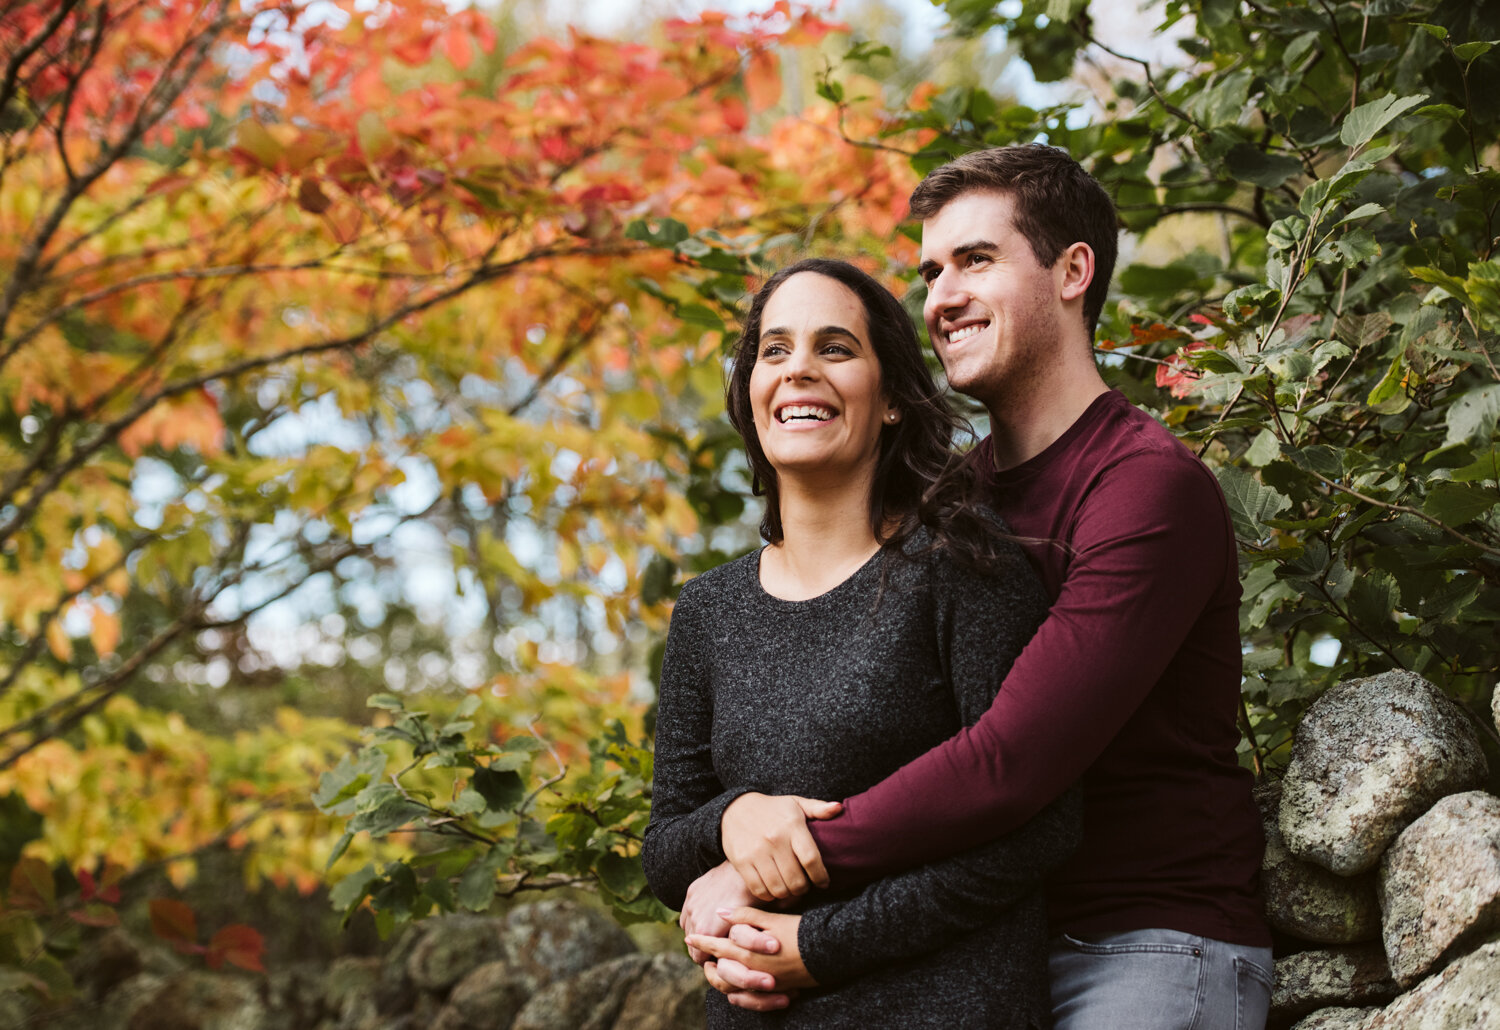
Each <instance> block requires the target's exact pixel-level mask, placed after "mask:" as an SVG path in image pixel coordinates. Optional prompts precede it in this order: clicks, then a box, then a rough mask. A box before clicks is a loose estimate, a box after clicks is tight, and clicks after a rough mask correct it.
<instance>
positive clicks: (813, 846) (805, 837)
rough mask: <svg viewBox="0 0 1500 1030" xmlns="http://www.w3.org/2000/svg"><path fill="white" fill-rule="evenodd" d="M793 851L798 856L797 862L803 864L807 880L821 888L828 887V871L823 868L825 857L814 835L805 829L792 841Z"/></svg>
mask: <svg viewBox="0 0 1500 1030" xmlns="http://www.w3.org/2000/svg"><path fill="white" fill-rule="evenodd" d="M792 850H793V851H794V852H795V853H796V855H797V861H799V862H801V863H802V869H803V872H804V873H805V874H806V875H807V878H808V879H809V880H811V881H812V882H813V883H815V884H817V885H818V886H819V887H827V886H828V870H827V869H826V868H824V866H823V856H822V855H821V854H820V853H819V852H818V844H817V842H816V841H814V840H813V838H812V834H810V833H808V832H807V830H806V829H803V831H802V833H800V834H799V835H798V836H797V837H796V838H795V839H793V841H792Z"/></svg>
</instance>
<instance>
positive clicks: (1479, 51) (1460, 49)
mask: <svg viewBox="0 0 1500 1030" xmlns="http://www.w3.org/2000/svg"><path fill="white" fill-rule="evenodd" d="M1496 46H1500V40H1495V39H1492V40H1477V39H1476V40H1474V41H1473V42H1471V43H1460V44H1458V45H1457V46H1456V47H1454V48H1453V56H1454V57H1456V58H1458V59H1459V60H1460V61H1462V62H1464V64H1473V63H1474V59H1475V58H1476V57H1482V56H1484V55H1485V54H1487V53H1489V52H1490V51H1491V50H1493V49H1495V47H1496Z"/></svg>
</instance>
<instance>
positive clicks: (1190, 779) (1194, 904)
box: [811, 391, 1270, 946]
mask: <svg viewBox="0 0 1500 1030" xmlns="http://www.w3.org/2000/svg"><path fill="white" fill-rule="evenodd" d="M974 460H976V461H978V462H980V463H981V467H982V468H984V469H992V468H993V467H994V460H993V453H992V450H991V447H990V441H988V440H986V441H984V442H983V443H982V444H980V446H979V447H978V448H977V449H976V452H975V455H974ZM990 477H991V480H992V486H993V490H992V496H991V499H990V500H991V503H992V505H993V506H994V507H995V509H996V510H997V511H999V513H1000V514H1001V515H1002V516H1003V517H1004V518H1005V521H1006V522H1007V523H1008V524H1009V525H1010V528H1011V530H1012V531H1013V532H1014V533H1016V534H1017V535H1019V536H1022V537H1030V538H1036V539H1037V540H1039V541H1046V542H1045V543H1036V544H1031V545H1028V548H1027V549H1028V552H1029V554H1030V556H1031V558H1032V561H1033V563H1034V564H1035V565H1036V567H1037V570H1038V572H1039V573H1040V574H1041V577H1042V581H1043V583H1044V584H1045V586H1046V589H1047V592H1048V594H1049V595H1050V597H1051V598H1052V599H1053V603H1052V608H1051V612H1050V614H1049V615H1048V616H1047V619H1046V621H1045V622H1044V623H1043V624H1042V626H1041V628H1040V629H1039V630H1038V631H1037V634H1036V636H1035V637H1033V638H1032V640H1031V642H1030V643H1029V644H1028V645H1027V646H1026V648H1025V650H1024V651H1023V652H1022V653H1021V656H1020V657H1019V658H1018V659H1017V660H1016V663H1015V665H1014V666H1013V667H1012V669H1011V671H1010V674H1009V675H1008V676H1006V678H1005V681H1004V684H1003V686H1002V688H1001V690H1000V693H999V695H998V696H997V697H996V700H995V703H994V705H993V706H992V707H991V708H990V709H989V711H988V712H987V713H986V714H985V715H984V716H983V717H981V718H980V720H979V722H978V723H977V724H976V725H974V726H973V727H971V728H969V729H966V730H963V731H961V732H960V733H959V734H958V735H957V736H955V737H953V738H952V739H950V740H948V741H947V742H946V743H944V744H942V745H940V746H938V747H936V748H934V749H933V750H931V751H929V752H927V753H926V754H925V755H923V756H922V757H920V758H918V759H916V760H915V761H913V762H911V763H909V764H908V765H906V766H903V767H902V768H901V769H900V770H898V771H897V772H895V773H893V774H892V775H891V776H890V777H888V778H887V779H885V780H883V781H881V782H880V783H879V784H877V785H875V786H874V787H871V788H870V789H869V790H867V791H865V792H864V793H862V794H858V795H856V796H854V797H852V798H849V799H847V800H846V801H845V809H844V814H843V815H841V816H840V817H838V818H836V819H833V820H829V821H825V822H814V823H812V824H811V826H812V832H813V836H814V838H815V839H816V840H817V843H818V847H819V849H820V850H821V852H822V855H823V860H824V862H825V863H826V865H827V866H828V868H829V870H830V873H831V874H832V876H833V878H834V882H835V884H838V883H839V882H840V880H841V879H842V880H843V881H844V882H851V881H853V880H861V881H862V880H869V879H874V878H878V877H881V876H884V875H887V874H889V873H892V872H895V871H897V870H900V869H904V868H907V867H910V866H913V865H919V864H923V863H926V862H930V861H933V860H935V859H939V858H942V857H944V856H947V855H950V854H953V853H955V852H958V851H961V850H963V849H966V848H969V847H972V846H974V845H976V844H979V843H982V842H984V841H986V840H989V839H990V838H992V837H995V836H997V835H999V834H1001V833H1004V832H1006V831H1008V830H1012V829H1014V828H1015V827H1017V826H1019V825H1020V824H1021V823H1023V822H1025V821H1026V820H1027V819H1028V818H1029V817H1030V816H1031V815H1032V814H1033V813H1035V812H1037V811H1038V810H1039V809H1040V808H1041V807H1042V806H1043V805H1044V804H1046V803H1047V802H1048V801H1051V800H1052V799H1053V798H1055V797H1057V796H1058V795H1059V794H1060V793H1062V791H1063V790H1064V789H1065V788H1066V787H1067V786H1068V785H1069V784H1071V783H1073V782H1074V781H1080V782H1081V784H1082V787H1083V796H1084V836H1083V843H1082V845H1081V846H1080V847H1079V848H1078V851H1077V853H1076V855H1075V856H1074V858H1073V859H1072V860H1071V861H1070V862H1069V863H1068V864H1067V865H1066V866H1064V867H1063V869H1062V870H1061V871H1060V872H1059V873H1058V874H1057V875H1056V877H1055V879H1054V881H1053V882H1052V884H1051V885H1050V886H1049V888H1048V897H1049V903H1050V908H1051V916H1052V923H1053V929H1054V931H1065V932H1074V933H1080V932H1081V933H1087V932H1103V931H1119V930H1132V929H1143V928H1147V927H1163V928H1168V929H1174V930H1181V931H1184V932H1187V933H1196V934H1202V935H1204V936H1207V937H1213V938H1216V939H1218V940H1225V941H1231V942H1235V943H1239V944H1249V945H1260V946H1264V945H1267V944H1269V943H1270V936H1269V931H1268V930H1267V929H1266V926H1265V922H1264V919H1263V917H1262V915H1261V905H1260V901H1259V897H1258V893H1257V887H1258V872H1259V869H1260V861H1261V852H1262V849H1263V846H1264V845H1263V841H1262V837H1261V829H1260V822H1259V819H1258V817H1257V815H1256V812H1255V808H1254V806H1253V803H1252V802H1251V799H1250V786H1251V777H1250V774H1249V773H1248V772H1247V771H1246V770H1244V769H1242V768H1241V767H1240V766H1239V764H1238V761H1237V760H1236V754H1235V748H1236V745H1237V743H1238V741H1239V731H1238V729H1237V727H1236V721H1235V720H1236V712H1237V710H1238V707H1237V706H1238V700H1239V688H1240V639H1239V620H1238V610H1239V600H1240V585H1239V577H1238V569H1237V563H1236V558H1235V546H1234V533H1233V530H1232V528H1231V525H1230V521H1229V514H1228V511H1227V509H1226V507H1225V503H1224V497H1223V493H1222V492H1221V491H1220V489H1219V485H1218V483H1217V482H1216V481H1215V479H1214V477H1213V475H1212V474H1211V473H1210V472H1209V471H1208V469H1207V468H1205V467H1204V466H1203V464H1202V463H1201V462H1200V461H1198V459H1197V458H1195V457H1194V456H1193V455H1192V454H1191V452H1189V451H1188V450H1187V448H1185V447H1184V446H1183V445H1182V444H1181V443H1180V442H1179V441H1178V440H1176V439H1175V438H1174V437H1173V436H1172V435H1171V434H1170V433H1169V432H1167V431H1166V430H1165V429H1163V428H1162V427H1161V426H1159V425H1158V424H1157V423H1156V422H1155V421H1153V420H1152V419H1151V418H1150V417H1149V416H1147V415H1145V414H1143V413H1141V412H1139V411H1137V410H1136V409H1135V408H1134V407H1133V406H1132V405H1131V404H1130V403H1129V402H1128V401H1127V400H1126V399H1125V397H1124V396H1123V395H1121V394H1119V393H1115V392H1113V391H1111V392H1108V393H1105V394H1103V395H1101V396H1100V397H1099V398H1098V399H1097V400H1095V401H1094V403H1093V404H1092V405H1091V406H1090V407H1089V409H1088V410H1087V411H1086V412H1085V413H1084V414H1083V415H1082V416H1081V417H1080V418H1079V419H1078V421H1077V422H1076V423H1074V424H1073V426H1072V427H1071V428H1069V430H1068V431H1067V432H1066V433H1064V434H1063V436H1062V437H1060V438H1059V439H1058V440H1057V441H1056V442H1054V443H1053V444H1052V445H1051V446H1050V447H1048V448H1047V449H1046V450H1045V451H1043V452H1042V453H1041V454H1039V455H1037V456H1036V457H1034V458H1032V459H1031V460H1030V461H1028V462H1026V463H1025V464H1023V465H1020V466H1018V467H1016V468H1013V469H1008V470H1006V471H1004V472H997V473H990ZM975 631H976V632H983V631H984V630H983V627H975ZM1080 777H1081V779H1080Z"/></svg>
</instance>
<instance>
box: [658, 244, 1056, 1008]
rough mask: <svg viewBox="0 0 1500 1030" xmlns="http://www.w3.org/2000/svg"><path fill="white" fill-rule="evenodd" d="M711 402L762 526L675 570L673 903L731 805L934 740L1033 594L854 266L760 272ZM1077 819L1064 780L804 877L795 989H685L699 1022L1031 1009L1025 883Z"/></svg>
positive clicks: (665, 888)
mask: <svg viewBox="0 0 1500 1030" xmlns="http://www.w3.org/2000/svg"><path fill="white" fill-rule="evenodd" d="M728 407H729V415H730V419H731V420H732V421H733V423H734V425H735V427H736V428H737V429H738V430H739V432H740V434H741V436H742V437H743V438H744V440H745V446H746V450H747V452H748V454H749V458H750V464H751V468H752V471H753V473H754V477H755V484H756V489H757V492H763V493H764V494H765V496H766V512H765V517H764V520H763V521H762V525H761V532H762V535H763V536H764V537H765V538H766V540H767V541H768V542H769V544H768V546H766V547H765V548H762V549H761V550H760V551H758V552H755V553H752V554H749V555H746V556H745V557H743V558H740V559H738V560H736V561H733V562H730V563H728V564H726V565H723V566H720V567H719V568H716V569H714V570H712V571H710V572H707V573H705V574H703V575H702V576H699V577H698V578H697V579H695V580H693V581H692V582H690V583H689V584H688V585H687V586H686V587H685V588H684V589H683V592H682V596H681V598H680V599H679V600H678V603H677V608H676V610H675V611H674V612H673V615H672V625H671V630H670V632H669V634H668V640H667V651H666V658H665V661H664V664H663V669H662V689H661V705H660V711H659V715H658V719H657V738H656V766H655V780H654V782H653V786H652V813H651V823H650V826H649V827H648V828H647V831H646V844H645V849H644V852H643V860H644V863H645V867H646V875H647V878H648V880H649V881H650V884H651V888H652V890H653V891H654V892H655V893H656V895H657V897H659V898H660V899H661V900H662V901H663V902H664V903H666V904H668V905H671V906H672V907H674V908H680V907H681V906H682V901H683V896H684V893H685V891H686V889H687V887H688V885H689V884H690V883H691V882H692V881H693V880H694V879H695V878H696V877H698V876H699V875H701V874H702V873H704V872H706V871H708V869H710V868H712V867H714V866H716V865H717V864H718V863H720V862H722V861H723V857H724V856H723V854H722V852H721V851H720V850H719V845H718V840H719V832H718V831H719V819H720V816H721V814H722V813H723V810H724V808H725V807H726V806H727V805H728V804H729V802H730V801H732V800H734V798H736V797H738V796H739V795H740V794H742V793H744V792H746V791H752V790H754V791H760V792H762V793H766V794H798V795H805V796H808V797H845V796H848V795H849V794H851V793H855V792H857V791H858V790H859V789H861V788H862V787H863V786H865V785H867V784H870V783H873V782H875V781H876V780H878V779H879V778H881V777H882V776H884V775H886V774H887V773H889V772H891V771H893V770H895V769H896V768H897V767H899V766H900V765H902V764H903V763H904V762H906V761H908V760H910V759H911V758H914V757H916V756H917V755H919V754H921V753H922V752H923V751H925V750H926V749H927V748H929V747H930V746H932V745H933V744H935V743H938V742H940V741H942V740H945V739H947V738H948V737H949V736H951V735H952V734H953V733H954V732H955V731H956V730H957V729H958V728H959V726H960V725H963V724H966V723H969V722H972V721H973V720H974V719H977V718H978V716H979V715H980V714H981V713H982V712H983V711H984V710H985V709H986V708H988V707H989V705H990V702H991V701H992V700H993V698H994V695H995V689H996V685H997V684H998V683H999V682H1000V681H1001V680H1002V679H1003V677H1004V675H1005V672H1006V670H1007V669H1008V668H1009V667H1010V664H1011V662H1012V661H1013V660H1014V658H1015V656H1016V655H1017V654H1018V653H1019V651H1020V649H1021V647H1022V646H1023V645H1024V644H1025V642H1026V640H1027V639H1028V638H1029V637H1030V635H1031V633H1032V631H1033V630H1034V629H1035V628H1036V625H1037V624H1038V623H1039V622H1040V620H1041V618H1042V615H1043V614H1044V607H1045V606H1044V602H1043V599H1042V592H1041V588H1040V586H1039V584H1038V583H1037V582H1036V580H1035V577H1034V576H1033V574H1032V573H1031V571H1030V569H1029V567H1028V566H1027V564H1026V562H1025V560H1024V558H1022V556H1021V555H1020V552H1019V551H1018V550H1017V549H1016V548H1015V547H1014V545H1013V544H1012V543H1010V542H1009V541H1008V540H1006V539H1005V538H1004V537H1003V535H1002V534H1001V533H1000V532H999V530H998V527H997V526H996V525H995V524H994V523H993V522H992V521H991V520H990V518H989V517H988V516H986V514H985V513H983V512H982V511H981V510H979V509H978V508H977V507H976V505H975V504H973V503H971V502H970V501H969V500H968V497H967V493H968V487H967V485H966V481H965V479H964V477H963V476H962V475H961V474H960V470H958V469H953V470H950V471H948V473H947V474H944V470H945V469H947V468H948V467H949V466H950V465H954V462H953V458H952V454H951V451H950V442H951V440H952V439H953V435H954V432H955V429H956V428H957V426H958V425H959V423H958V421H957V419H956V418H955V417H954V416H953V415H952V414H951V413H950V412H949V411H948V409H947V408H946V407H945V406H944V405H943V404H942V403H941V401H940V399H939V397H938V391H937V388H936V386H935V384H934V383H933V381H932V378H931V376H930V374H929V373H928V371H927V367H926V365H925V363H924V362H923V359H922V353H921V348H920V346H919V344H918V343H917V339H916V334H915V332H914V331H913V329H912V325H911V322H910V320H909V319H908V318H907V316H906V312H905V311H904V310H903V309H902V307H901V305H900V303H899V302H898V301H897V300H896V299H895V298H894V297H893V296H891V294H890V293H889V292H888V291H886V290H885V289H884V288H883V287H881V286H880V285H879V284H878V283H877V282H875V281H874V280H873V279H871V278H870V277H869V276H867V275H865V274H864V273H863V272H861V271H859V270H858V269H856V268H854V267H853V266H852V265H848V264H845V263H843V262H835V261H824V260H809V261H802V262H799V263H797V264H795V265H792V266H791V267H789V268H787V269H784V270H783V271H781V272H779V273H778V274H777V275H775V276H773V277H772V278H771V279H770V280H768V281H767V282H766V284H765V285H764V286H763V287H762V288H761V289H760V291H759V292H758V293H757V294H756V296H755V299H754V301H753V302H752V304H751V307H750V311H749V313H748V316H747V318H746V322H745V328H744V333H743V335H742V337H741V339H740V344H739V346H738V348H737V352H736V355H735V360H734V368H733V371H732V373H731V376H730V383H729V389H728ZM981 570H982V571H981ZM1077 833H1078V814H1077V809H1076V804H1075V803H1074V800H1073V799H1071V798H1068V799H1065V800H1064V801H1061V802H1059V803H1058V804H1056V805H1054V806H1052V807H1050V808H1049V809H1047V810H1045V811H1044V812H1043V813H1042V814H1040V815H1039V816H1037V818H1036V819H1034V820H1033V821H1032V823H1030V824H1028V825H1027V826H1026V827H1024V828H1023V829H1022V830H1020V831H1018V832H1017V833H1015V834H1012V835H1010V836H1009V837H1006V838H1002V839H1001V840H999V841H996V842H995V843H993V844H990V845H986V846H985V847H983V848H979V849H976V850H975V851H973V852H970V853H968V854H966V855H962V856H959V857H957V858H954V859H950V860H948V861H946V862H943V863H939V864H935V865H932V866H927V867H924V868H921V869H918V870H914V871H912V872H910V873H907V874H903V875H901V876H898V877H892V878H890V879H887V880H883V881H881V882H879V883H877V884H873V885H870V886H869V887H867V888H865V889H864V890H863V891H859V892H857V893H842V894H827V893H823V894H814V895H812V896H810V900H805V907H804V908H803V909H802V911H801V913H800V919H799V921H798V923H797V928H796V932H795V934H794V935H793V937H794V939H795V950H796V951H797V952H798V953H799V955H800V958H801V961H802V963H803V964H804V965H805V966H806V972H807V974H809V977H810V980H811V981H813V982H815V985H816V986H815V987H813V988H812V989H809V990H806V991H804V992H803V993H802V994H801V995H800V996H799V997H798V998H797V999H796V1000H795V1001H794V1002H793V1004H792V1005H791V1006H790V1008H788V1009H786V1010H784V1011H781V1012H775V1013H753V1012H747V1011H744V1010H741V1009H736V1008H733V1007H732V1006H730V1005H729V1004H728V1002H727V1001H726V1000H725V999H724V997H723V996H722V995H720V994H718V993H717V992H709V997H708V1024H709V1026H710V1027H715V1028H718V1027H736V1026H772V1025H774V1026H807V1027H839V1026H849V1027H870V1026H899V1027H922V1026H933V1027H937V1026H943V1027H949V1026H955V1025H967V1026H986V1027H1017V1028H1024V1027H1036V1026H1046V1025H1047V1015H1046V1010H1047V1004H1046V979H1045V972H1046V967H1045V948H1044V933H1045V917H1044V913H1043V910H1042V902H1041V896H1040V893H1039V891H1038V889H1037V888H1038V884H1039V883H1040V880H1041V878H1042V876H1043V875H1044V874H1045V872H1046V871H1047V869H1049V868H1050V867H1051V866H1052V865H1054V864H1056V863H1058V862H1060V861H1061V860H1062V859H1063V858H1065V857H1066V856H1067V854H1068V852H1069V851H1071V849H1072V847H1073V846H1074V845H1075V843H1076V838H1077Z"/></svg>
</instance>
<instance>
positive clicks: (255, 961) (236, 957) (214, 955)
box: [205, 923, 266, 973]
mask: <svg viewBox="0 0 1500 1030" xmlns="http://www.w3.org/2000/svg"><path fill="white" fill-rule="evenodd" d="M265 951H266V942H265V940H264V939H262V938H261V935H260V933H259V932H258V931H256V930H255V929H253V928H251V927H248V926H246V925H245V924H243V923H234V924H232V925H230V926H226V927H224V929H222V930H220V931H219V932H218V933H216V934H214V939H213V940H211V941H209V942H208V954H207V955H206V956H205V960H206V961H207V962H208V967H209V968H210V969H218V968H219V967H220V966H222V965H223V964H224V963H225V962H228V963H229V964H230V965H232V966H239V967H240V968H241V969H248V970H250V971H251V972H253V973H264V972H265V971H266V967H265V966H264V965H262V964H261V961H260V959H261V956H262V955H263V954H265Z"/></svg>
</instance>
